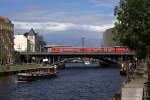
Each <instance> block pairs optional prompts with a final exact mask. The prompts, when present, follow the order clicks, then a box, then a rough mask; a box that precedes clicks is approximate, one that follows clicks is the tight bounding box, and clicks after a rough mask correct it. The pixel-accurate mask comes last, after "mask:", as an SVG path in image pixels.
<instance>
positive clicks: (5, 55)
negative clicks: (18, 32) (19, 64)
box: [0, 16, 14, 65]
mask: <svg viewBox="0 0 150 100" xmlns="http://www.w3.org/2000/svg"><path fill="white" fill-rule="evenodd" d="M13 38H14V25H13V24H12V22H11V21H10V20H9V19H8V18H7V17H2V16H0V65H3V64H9V63H13V51H14V49H13V45H14V39H13Z"/></svg>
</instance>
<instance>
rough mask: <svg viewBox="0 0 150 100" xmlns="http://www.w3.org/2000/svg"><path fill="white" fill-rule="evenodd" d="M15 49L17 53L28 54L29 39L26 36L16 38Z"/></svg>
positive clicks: (16, 36)
mask: <svg viewBox="0 0 150 100" xmlns="http://www.w3.org/2000/svg"><path fill="white" fill-rule="evenodd" d="M14 49H15V51H17V52H27V50H28V39H27V38H26V37H25V36H24V35H15V36H14Z"/></svg>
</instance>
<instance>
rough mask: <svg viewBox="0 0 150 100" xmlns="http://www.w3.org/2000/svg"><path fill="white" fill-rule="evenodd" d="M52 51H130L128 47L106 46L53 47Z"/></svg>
mask: <svg viewBox="0 0 150 100" xmlns="http://www.w3.org/2000/svg"><path fill="white" fill-rule="evenodd" d="M51 52H56V53H61V52H73V53H80V52H87V53H97V52H112V53H113V52H118V53H121V52H122V53H123V52H130V49H129V48H127V47H105V48H76V47H53V48H51Z"/></svg>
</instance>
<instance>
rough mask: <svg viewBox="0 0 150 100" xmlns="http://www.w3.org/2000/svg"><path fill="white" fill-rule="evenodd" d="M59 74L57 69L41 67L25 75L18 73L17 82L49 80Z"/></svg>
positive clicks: (54, 67)
mask: <svg viewBox="0 0 150 100" xmlns="http://www.w3.org/2000/svg"><path fill="white" fill-rule="evenodd" d="M56 73H57V67H56V66H52V67H40V68H37V69H32V70H30V71H28V72H25V73H18V74H17V75H16V76H17V82H29V81H34V80H38V79H48V78H52V77H55V76H56Z"/></svg>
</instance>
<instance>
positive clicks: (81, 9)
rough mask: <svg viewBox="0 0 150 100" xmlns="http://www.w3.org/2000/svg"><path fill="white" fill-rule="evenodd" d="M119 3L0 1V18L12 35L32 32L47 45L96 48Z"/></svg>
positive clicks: (114, 0)
mask: <svg viewBox="0 0 150 100" xmlns="http://www.w3.org/2000/svg"><path fill="white" fill-rule="evenodd" d="M118 1H119V0H0V7H1V9H0V13H1V16H7V17H9V18H10V19H11V20H12V22H13V23H14V25H15V33H16V34H23V33H24V32H27V31H29V29H30V28H34V29H35V31H36V32H37V33H39V34H40V35H43V36H44V39H45V40H46V42H47V44H61V45H63V44H67V45H73V46H79V47H80V46H81V38H82V37H84V38H85V46H87V47H99V46H100V43H101V40H102V32H103V31H104V30H105V29H108V28H111V27H113V22H114V21H115V17H114V15H113V12H114V11H113V10H114V7H115V6H116V5H117V4H118Z"/></svg>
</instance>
